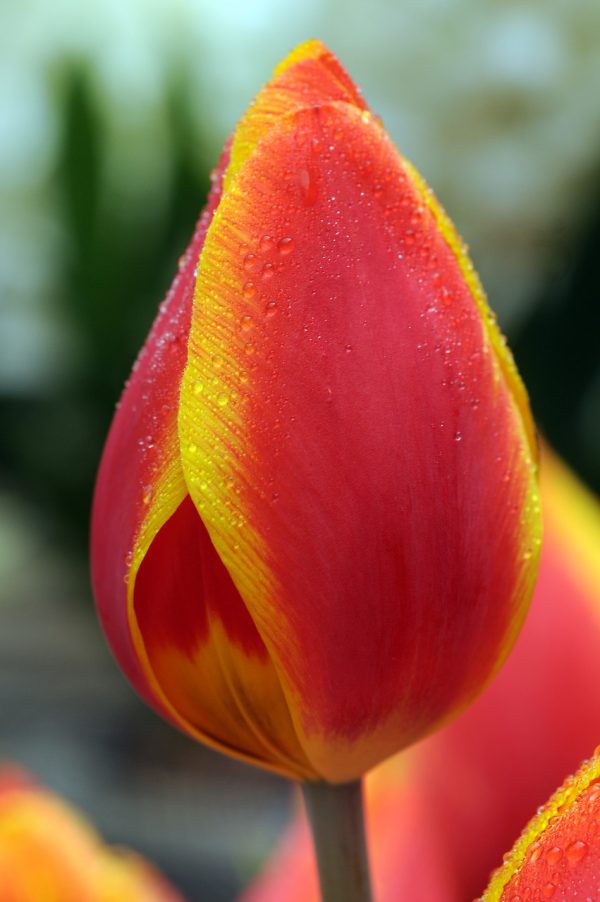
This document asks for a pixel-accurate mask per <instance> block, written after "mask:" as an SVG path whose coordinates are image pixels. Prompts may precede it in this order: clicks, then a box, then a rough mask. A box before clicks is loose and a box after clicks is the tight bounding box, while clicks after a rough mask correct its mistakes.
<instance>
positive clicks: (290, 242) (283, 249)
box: [277, 238, 294, 257]
mask: <svg viewBox="0 0 600 902" xmlns="http://www.w3.org/2000/svg"><path fill="white" fill-rule="evenodd" d="M277 250H278V251H279V253H280V254H281V256H282V257H287V256H288V254H291V253H292V251H293V250H294V239H293V238H280V239H279V241H278V242H277Z"/></svg>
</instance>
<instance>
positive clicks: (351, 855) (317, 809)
mask: <svg viewBox="0 0 600 902" xmlns="http://www.w3.org/2000/svg"><path fill="white" fill-rule="evenodd" d="M302 792H303V795H304V804H305V805H306V812H307V814H308V820H309V823H310V826H311V830H312V835H313V842H314V846H315V853H316V856H317V866H318V870H319V883H320V885H321V899H322V902H372V899H373V896H372V893H371V882H370V877H369V861H368V856H367V844H366V840H365V824H364V817H363V796H362V783H361V781H360V780H356V781H354V782H352V783H341V784H338V785H333V784H331V783H304V784H302Z"/></svg>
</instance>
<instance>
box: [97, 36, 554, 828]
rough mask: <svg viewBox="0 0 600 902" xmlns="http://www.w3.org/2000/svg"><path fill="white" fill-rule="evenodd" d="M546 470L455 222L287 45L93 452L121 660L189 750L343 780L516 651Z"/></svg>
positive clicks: (339, 77) (348, 98) (103, 601)
mask: <svg viewBox="0 0 600 902" xmlns="http://www.w3.org/2000/svg"><path fill="white" fill-rule="evenodd" d="M535 461H536V448H535V437H534V430H533V425H532V421H531V417H530V412H529V407H528V402H527V397H526V394H525V391H524V388H523V385H522V383H521V381H520V379H519V376H518V374H517V372H516V369H515V366H514V363H513V360H512V357H511V355H510V352H509V351H508V349H507V348H506V346H505V343H504V340H503V339H502V336H501V334H500V332H499V330H498V328H497V325H496V323H495V320H494V318H493V316H492V314H491V313H490V311H489V309H488V307H487V304H486V301H485V297H484V294H483V291H482V289H481V286H480V284H479V281H478V279H477V276H476V275H475V273H474V270H473V268H472V265H471V263H470V261H469V259H468V256H467V253H466V250H465V248H464V246H463V245H462V243H461V241H460V239H459V238H458V236H457V234H456V232H455V231H454V228H453V226H452V225H451V223H450V222H449V220H448V218H447V217H446V215H445V213H444V211H443V210H442V209H441V207H440V206H439V204H438V203H437V201H436V200H435V199H434V197H433V195H432V194H431V192H430V191H429V189H428V188H427V186H426V185H425V184H424V182H423V181H422V179H421V178H420V176H419V175H418V174H417V173H416V171H415V170H414V168H413V167H412V166H411V165H410V164H409V163H408V162H407V161H406V160H404V159H403V158H402V157H401V156H400V155H399V154H398V152H397V151H396V149H395V148H394V146H393V145H392V143H391V142H390V140H389V138H388V137H387V135H386V133H385V131H384V130H383V127H382V125H381V123H380V121H379V120H378V118H377V117H375V116H373V115H372V114H371V113H370V112H369V110H368V109H367V107H366V105H365V103H364V101H363V100H362V98H361V96H360V93H359V92H358V90H357V88H356V87H355V86H354V85H353V83H352V81H351V80H350V78H349V77H348V75H347V74H346V73H345V72H344V70H343V69H342V68H341V66H340V64H339V63H338V62H337V60H336V59H335V58H334V57H333V56H332V55H331V54H330V53H329V52H328V51H327V50H326V49H325V48H324V47H323V46H322V45H321V44H319V43H318V42H316V41H310V42H308V43H307V44H304V45H302V46H301V47H299V48H297V49H296V50H295V51H294V52H293V53H292V54H291V55H290V56H289V57H288V58H287V59H286V60H285V61H284V62H283V63H282V64H281V65H280V66H279V67H278V68H277V69H276V70H275V74H274V77H273V79H272V81H271V82H270V83H269V84H268V85H267V86H266V87H265V88H264V89H263V90H262V91H261V92H260V93H259V94H258V96H257V97H256V99H255V101H254V102H253V104H252V105H251V106H250V108H249V110H248V112H247V113H246V114H245V116H244V117H242V119H241V121H240V123H239V124H238V126H237V128H236V130H235V132H234V134H233V137H232V140H231V142H230V143H228V144H227V145H226V148H225V150H224V153H223V156H222V158H221V161H220V164H219V166H218V167H217V170H216V172H215V174H214V177H213V188H212V191H211V195H210V197H209V200H208V205H207V209H206V211H205V213H204V215H203V216H202V217H201V219H200V221H199V224H198V227H197V229H196V233H195V235H194V237H193V239H192V242H191V244H190V246H189V248H188V250H187V252H186V254H185V255H184V257H183V258H182V261H181V266H180V271H179V273H178V275H177V276H176V278H175V281H174V283H173V286H172V288H171V291H170V293H169V295H168V296H167V300H166V302H165V303H164V305H163V306H162V308H161V311H160V313H159V316H158V318H157V320H156V322H155V324H154V326H153V328H152V331H151V332H150V335H149V337H148V340H147V342H146V344H145V346H144V348H143V350H142V353H141V355H140V357H139V359H138V362H137V364H136V366H135V368H134V372H133V374H132V377H131V380H130V382H129V385H128V387H127V388H126V390H125V393H124V395H123V398H122V400H121V404H120V407H119V409H118V410H117V413H116V415H115V418H114V421H113V425H112V428H111V431H110V435H109V437H108V440H107V444H106V447H105V450H104V455H103V459H102V463H101V467H100V472H99V476H98V482H97V487H96V493H95V501H94V511H93V522H92V565H93V567H92V568H93V583H94V590H95V595H96V599H97V603H98V607H99V611H100V617H101V620H102V623H103V626H104V629H105V631H106V634H107V636H108V639H109V642H110V644H111V646H112V648H113V650H114V652H115V654H116V657H117V658H118V660H119V662H120V663H121V666H122V667H123V669H124V670H125V672H126V674H127V675H128V677H129V678H130V680H131V681H132V682H133V683H134V685H135V686H136V687H137V688H138V690H139V691H140V693H141V694H142V695H143V696H144V697H145V698H146V699H147V700H148V701H149V702H150V704H152V705H153V706H154V707H155V708H156V709H157V710H158V711H160V712H161V713H162V714H163V715H164V716H166V717H167V718H168V719H170V720H171V721H172V722H173V723H174V724H176V725H178V726H179V727H181V729H183V730H184V731H186V732H187V733H189V734H190V735H191V736H193V737H195V738H196V739H198V740H200V741H203V742H206V743H207V744H209V745H212V746H213V747H215V748H218V749H221V750H222V751H225V752H228V753H230V754H233V755H235V756H237V757H239V758H241V759H243V760H245V761H249V762H252V763H254V764H258V765H261V766H263V767H267V768H269V769H271V770H273V771H276V772H278V773H280V774H284V775H286V776H290V777H293V778H295V779H299V780H302V781H310V782H314V781H327V782H328V783H331V784H345V783H349V782H350V781H355V780H357V779H359V778H360V776H361V775H362V774H363V773H364V772H365V771H367V770H368V769H369V768H370V767H372V766H373V765H374V764H376V763H377V762H379V761H381V760H383V759H384V758H386V757H388V756H389V755H391V754H392V753H394V752H396V751H398V750H399V749H401V748H404V747H406V746H408V745H409V744H410V743H413V742H415V741H416V740H417V739H419V738H420V737H422V736H423V735H425V734H426V733H428V732H430V731H431V730H433V729H435V728H436V727H438V726H440V725H441V724H443V723H445V722H446V721H447V720H448V719H450V718H451V717H452V716H454V715H455V714H456V713H458V712H459V711H460V710H461V709H462V708H464V707H465V706H466V705H467V704H468V703H469V702H470V701H471V700H472V698H473V697H474V696H475V695H476V694H477V693H478V692H479V691H480V690H481V689H482V687H483V686H484V685H485V683H486V682H487V681H488V680H489V679H490V678H491V676H492V675H493V674H494V673H495V672H496V671H497V670H498V668H499V667H500V665H501V664H502V662H503V661H504V659H505V657H506V655H507V654H508V651H509V649H510V647H511V646H512V644H513V642H514V640H515V638H516V636H517V634H518V631H519V628H520V626H521V624H522V622H523V618H524V616H525V613H526V609H527V605H528V602H529V598H530V595H531V592H532V588H533V584H534V580H535V573H536V567H537V558H538V551H539V544H540V527H539V505H538V501H537V484H536V463H535ZM324 804H327V803H326V802H324ZM349 804H350V803H349ZM342 822H344V819H342ZM326 832H327V831H326Z"/></svg>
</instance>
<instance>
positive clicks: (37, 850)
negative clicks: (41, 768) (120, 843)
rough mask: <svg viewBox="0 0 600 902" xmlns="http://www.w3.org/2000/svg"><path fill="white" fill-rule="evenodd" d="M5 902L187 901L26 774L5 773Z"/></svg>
mask: <svg viewBox="0 0 600 902" xmlns="http://www.w3.org/2000/svg"><path fill="white" fill-rule="evenodd" d="M0 898H1V899H2V902H51V900H56V902H124V900H127V902H183V900H182V899H181V897H180V896H179V894H178V893H176V892H175V890H174V889H172V888H171V887H169V886H168V885H167V883H166V881H165V880H164V879H163V878H162V877H161V876H160V875H159V874H158V873H157V872H156V871H155V870H154V868H152V867H151V866H150V865H149V864H147V863H146V862H145V861H144V860H143V859H142V858H140V857H139V856H138V855H134V854H133V853H131V852H127V851H124V850H113V849H110V848H107V847H106V846H104V845H103V844H102V842H101V841H100V839H99V837H98V836H97V835H96V833H95V832H94V830H93V829H92V828H91V827H90V826H89V825H88V824H87V823H86V822H85V821H84V819H83V818H82V817H81V816H80V815H79V814H78V813H77V812H75V811H73V810H72V809H71V808H69V807H68V806H67V805H66V804H65V803H64V802H63V801H62V800H61V799H59V798H57V797H56V796H54V795H53V794H52V793H50V792H48V790H46V789H44V788H43V787H40V786H37V785H36V784H35V783H34V782H33V781H32V780H31V779H30V778H29V777H28V776H27V775H26V774H24V773H22V772H20V771H18V770H16V769H14V768H8V767H6V766H5V767H3V768H1V769H0Z"/></svg>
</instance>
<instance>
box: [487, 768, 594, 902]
mask: <svg viewBox="0 0 600 902" xmlns="http://www.w3.org/2000/svg"><path fill="white" fill-rule="evenodd" d="M599 822H600V755H595V756H594V757H593V758H592V759H590V760H589V761H585V762H584V763H583V765H582V766H581V768H580V769H579V771H578V772H577V774H575V776H574V777H568V778H567V780H565V782H564V784H563V785H562V786H561V787H560V789H558V790H557V791H556V792H555V793H554V795H553V796H552V797H551V798H550V799H549V801H548V802H547V803H546V805H544V806H543V807H542V808H541V809H540V810H539V811H538V813H537V814H536V816H535V817H534V818H533V820H532V821H530V823H529V824H528V825H527V827H526V828H525V830H524V831H523V833H522V834H521V836H520V837H519V839H518V840H517V842H516V843H515V845H514V846H513V848H512V850H511V852H510V853H509V854H508V855H507V856H505V861H504V864H503V865H502V867H501V868H499V869H498V870H497V871H496V872H495V874H494V875H493V876H492V880H491V882H490V884H489V886H488V888H487V890H486V891H485V893H484V894H483V896H482V897H481V902H511V900H518V899H532V900H536V899H540V900H542V899H550V898H555V899H574V898H575V897H576V896H581V898H582V899H592V898H597V893H598V886H599V881H600V841H599V839H598V824H599Z"/></svg>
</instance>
